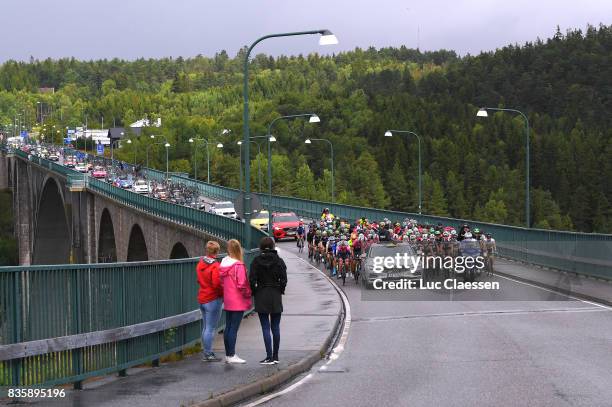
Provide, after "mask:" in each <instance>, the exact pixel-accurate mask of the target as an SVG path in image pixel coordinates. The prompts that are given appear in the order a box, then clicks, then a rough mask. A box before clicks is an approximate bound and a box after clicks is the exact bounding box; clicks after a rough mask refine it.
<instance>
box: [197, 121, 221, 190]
mask: <svg viewBox="0 0 612 407" xmlns="http://www.w3.org/2000/svg"><path fill="white" fill-rule="evenodd" d="M223 134H225V133H223ZM198 141H203V142H204V144H206V172H207V175H206V182H207V183H209V184H210V152H209V150H208V143H209V142H210V140H207V139H205V138H196V139H194V138H190V139H189V142H190V143H194V146H195V143H196V142H198ZM217 148H223V143H221V142H218V143H217ZM196 157H197V148H194V149H193V177H194V178H195V179H197V178H198V172H197V171H198V167H197V165H196Z"/></svg>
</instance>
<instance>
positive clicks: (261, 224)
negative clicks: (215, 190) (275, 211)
mask: <svg viewBox="0 0 612 407" xmlns="http://www.w3.org/2000/svg"><path fill="white" fill-rule="evenodd" d="M269 216H270V214H269V212H268V211H259V212H257V213H255V214H253V218H251V226H255V227H256V228H258V229H261V230H268V223H269Z"/></svg>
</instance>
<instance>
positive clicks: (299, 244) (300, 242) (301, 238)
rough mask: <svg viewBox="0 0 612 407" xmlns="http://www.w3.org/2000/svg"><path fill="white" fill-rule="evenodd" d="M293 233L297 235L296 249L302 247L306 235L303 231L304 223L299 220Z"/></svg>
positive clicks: (304, 230)
mask: <svg viewBox="0 0 612 407" xmlns="http://www.w3.org/2000/svg"><path fill="white" fill-rule="evenodd" d="M295 233H296V235H297V247H300V248H301V247H304V236H305V235H306V229H304V222H303V221H302V220H300V223H299V225H298V227H297V230H296V231H295Z"/></svg>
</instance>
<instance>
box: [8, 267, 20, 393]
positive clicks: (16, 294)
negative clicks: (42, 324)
mask: <svg viewBox="0 0 612 407" xmlns="http://www.w3.org/2000/svg"><path fill="white" fill-rule="evenodd" d="M13 275H14V280H13V343H19V342H21V332H22V325H23V320H22V318H21V298H22V295H21V294H22V293H21V277H22V273H21V272H15V273H14V274H13ZM12 373H13V375H12V376H13V378H12V383H11V384H12V386H13V387H19V385H20V383H21V359H16V360H15V361H14V362H13V363H12Z"/></svg>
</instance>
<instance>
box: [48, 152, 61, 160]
mask: <svg viewBox="0 0 612 407" xmlns="http://www.w3.org/2000/svg"><path fill="white" fill-rule="evenodd" d="M47 159H48V160H49V161H59V155H57V153H51V154H49V156H48V157H47Z"/></svg>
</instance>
